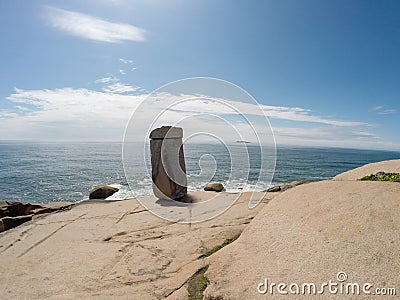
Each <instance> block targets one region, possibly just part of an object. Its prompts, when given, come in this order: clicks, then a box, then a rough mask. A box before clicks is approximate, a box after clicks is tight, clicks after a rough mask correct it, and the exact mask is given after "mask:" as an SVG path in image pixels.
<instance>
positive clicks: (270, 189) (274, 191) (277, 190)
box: [267, 185, 281, 193]
mask: <svg viewBox="0 0 400 300" xmlns="http://www.w3.org/2000/svg"><path fill="white" fill-rule="evenodd" d="M280 191H281V187H280V186H279V185H277V186H273V187H271V188H269V189H268V190H267V192H268V193H276V192H280Z"/></svg>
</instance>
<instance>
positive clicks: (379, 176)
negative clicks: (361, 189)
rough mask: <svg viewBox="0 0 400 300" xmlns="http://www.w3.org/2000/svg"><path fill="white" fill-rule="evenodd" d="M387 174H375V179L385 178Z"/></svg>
mask: <svg viewBox="0 0 400 300" xmlns="http://www.w3.org/2000/svg"><path fill="white" fill-rule="evenodd" d="M386 175H387V174H386V173H385V172H382V171H381V172H378V173H376V174H375V177H376V178H383V177H385V176H386Z"/></svg>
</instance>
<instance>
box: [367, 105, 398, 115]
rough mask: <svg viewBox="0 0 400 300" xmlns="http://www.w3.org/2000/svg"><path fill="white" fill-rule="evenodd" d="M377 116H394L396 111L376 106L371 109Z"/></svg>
mask: <svg viewBox="0 0 400 300" xmlns="http://www.w3.org/2000/svg"><path fill="white" fill-rule="evenodd" d="M372 110H373V111H375V112H376V113H377V114H378V115H391V114H396V113H397V110H396V109H393V108H385V107H384V106H383V105H378V106H375V107H373V108H372Z"/></svg>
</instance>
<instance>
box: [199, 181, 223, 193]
mask: <svg viewBox="0 0 400 300" xmlns="http://www.w3.org/2000/svg"><path fill="white" fill-rule="evenodd" d="M204 190H205V191H213V192H222V191H223V190H224V186H223V185H222V183H220V182H213V183H209V184H207V185H206V186H205V187H204Z"/></svg>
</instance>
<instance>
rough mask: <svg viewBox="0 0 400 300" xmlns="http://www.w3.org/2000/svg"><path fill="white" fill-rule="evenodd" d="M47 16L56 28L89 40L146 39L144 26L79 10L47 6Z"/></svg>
mask: <svg viewBox="0 0 400 300" xmlns="http://www.w3.org/2000/svg"><path fill="white" fill-rule="evenodd" d="M45 18H46V19H47V20H48V21H49V22H50V24H51V25H52V26H53V27H54V28H57V29H59V30H61V31H64V32H66V33H68V34H70V35H74V36H78V37H81V38H85V39H89V40H95V41H101V42H108V43H120V42H122V41H135V42H143V41H145V40H146V39H145V35H146V31H145V30H144V29H142V28H139V27H136V26H133V25H130V24H125V23H113V22H110V21H106V20H103V19H100V18H97V17H94V16H91V15H87V14H83V13H79V12H74V11H68V10H64V9H60V8H55V7H47V9H46V14H45Z"/></svg>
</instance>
